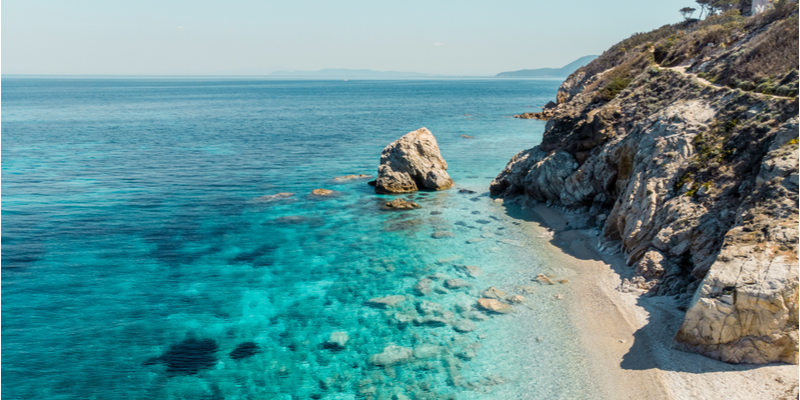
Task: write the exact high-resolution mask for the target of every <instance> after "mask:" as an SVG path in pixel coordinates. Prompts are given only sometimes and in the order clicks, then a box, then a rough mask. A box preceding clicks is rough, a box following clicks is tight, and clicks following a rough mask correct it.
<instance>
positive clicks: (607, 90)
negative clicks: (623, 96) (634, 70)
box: [600, 77, 632, 101]
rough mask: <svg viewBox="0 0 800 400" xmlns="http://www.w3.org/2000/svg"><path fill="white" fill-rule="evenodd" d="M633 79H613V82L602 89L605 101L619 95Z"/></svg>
mask: <svg viewBox="0 0 800 400" xmlns="http://www.w3.org/2000/svg"><path fill="white" fill-rule="evenodd" d="M631 81H632V79H631V78H620V77H617V78H614V79H613V80H611V82H609V84H608V85H606V86H605V87H603V88H602V89H600V96H601V97H602V98H603V99H604V100H605V101H610V100H611V99H613V98H614V97H617V95H618V94H619V92H621V91H623V90H624V89H625V88H626V87H628V85H630V84H631Z"/></svg>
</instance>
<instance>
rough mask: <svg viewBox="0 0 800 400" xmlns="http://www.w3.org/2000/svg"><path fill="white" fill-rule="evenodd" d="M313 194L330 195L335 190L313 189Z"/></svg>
mask: <svg viewBox="0 0 800 400" xmlns="http://www.w3.org/2000/svg"><path fill="white" fill-rule="evenodd" d="M311 194H313V195H316V196H330V195H331V194H333V190H328V189H314V190H312V191H311Z"/></svg>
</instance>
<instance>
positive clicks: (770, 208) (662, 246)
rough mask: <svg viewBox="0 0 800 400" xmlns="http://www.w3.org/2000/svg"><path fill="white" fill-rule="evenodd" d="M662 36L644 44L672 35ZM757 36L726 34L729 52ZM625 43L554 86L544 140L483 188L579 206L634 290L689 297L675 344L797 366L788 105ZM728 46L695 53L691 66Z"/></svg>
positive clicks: (794, 137) (793, 123)
mask: <svg viewBox="0 0 800 400" xmlns="http://www.w3.org/2000/svg"><path fill="white" fill-rule="evenodd" d="M682 28H685V26H682ZM662 30H663V32H662V31H661V30H659V31H658V32H659V33H658V34H653V35H651V36H650V38H649V39H648V40H651V41H657V40H658V35H662V34H663V35H664V36H663V40H665V41H666V40H673V41H674V40H676V39H675V37H679V38H680V36H672V39H668V37H669V36H668V35H670V34H673V33H674V32H670V30H669V29H665V28H662ZM764 32H769V30H768V29H760V30H755V31H753V32H745V33H743V34H741V33H737V35H739V36H737V38H738V39H739V41H738V42H737V43H736V46H737V47H736V48H737V49H739V50H740V51H739V53H743V52H746V51H749V50H748V49H750V48H751V47H752V46H755V45H757V44H758V43H761V41H762V38H761V37H760V35H763V34H764ZM692 35H693V34H692ZM692 35H688V36H687V37H688V38H692V37H694V36H692ZM636 40H637V39H636V37H635V36H634V37H633V38H631V39H628V41H627V42H625V43H624V44H621V45H617V46H615V47H614V48H612V49H611V50H610V51H609V53H608V54H606V53H604V55H603V56H601V57H600V58H599V59H598V60H596V61H595V62H593V63H591V64H589V65H588V66H586V67H585V68H583V69H581V70H579V71H578V72H577V73H575V74H573V76H571V77H570V78H569V79H567V81H566V82H564V84H563V85H562V87H561V89H560V90H559V93H558V107H557V108H556V109H555V111H554V115H553V118H552V119H550V120H549V121H548V123H547V126H546V130H545V133H544V137H543V140H542V143H541V144H540V145H539V146H537V147H534V148H532V149H529V150H525V151H522V152H520V153H519V154H517V155H515V156H514V157H513V158H512V159H511V161H510V162H509V163H508V165H507V166H506V168H505V169H504V170H503V171H502V172H501V173H500V174H499V175H498V176H497V177H496V178H495V180H494V181H493V182H492V184H491V187H490V192H491V194H492V195H493V196H499V197H516V196H522V197H523V198H524V199H525V200H527V201H536V202H543V203H547V204H549V205H553V206H558V207H561V208H563V209H566V210H568V211H571V212H574V213H581V214H583V215H584V217H582V218H581V219H580V220H581V221H583V222H582V223H581V226H580V227H590V228H591V227H596V228H599V229H602V232H603V237H604V239H605V241H604V249H606V250H609V251H621V252H623V253H624V254H625V256H626V259H627V262H628V264H629V265H630V266H631V267H632V268H635V269H636V272H637V274H638V275H639V276H637V277H635V278H633V279H632V280H631V282H636V285H635V286H636V288H637V289H638V290H644V291H648V290H649V291H650V294H651V295H681V298H683V299H686V301H687V303H686V304H685V306H686V308H687V309H688V311H687V313H686V317H685V319H684V321H683V324H682V326H681V328H680V330H679V331H678V333H677V334H676V336H675V341H674V342H675V343H674V344H675V346H676V347H679V348H682V349H685V350H689V351H696V352H699V353H702V354H704V355H707V356H709V357H713V358H716V359H720V360H723V361H726V362H732V363H769V362H789V363H797V362H798V351H797V349H798V289H797V288H798V272H797V266H798V154H800V151H798V144H797V142H798V118H797V114H798V100H797V99H796V98H789V97H785V98H781V97H776V96H765V95H763V94H761V93H755V92H746V91H743V90H732V89H730V88H724V87H718V86H713V85H709V84H707V83H706V82H704V81H701V80H699V79H697V78H696V77H695V76H694V75H693V74H692V73H691V71H690V72H689V73H685V72H684V71H683V70H668V69H664V68H661V67H660V66H659V65H657V64H655V63H654V62H653V56H652V51H651V50H652V48H651V46H652V45H648V44H647V43H641V42H640V43H641V44H637V42H636ZM687 40H689V39H687ZM692 40H694V39H692ZM659 43H660V42H659ZM687 43H688V44H690V43H691V40H689V41H688V42H687ZM659 45H660V44H657V45H656V47H658V46H659ZM682 45H683V44H681V43H679V42H676V43H675V44H674V46H678V47H680V46H682ZM637 46H638V47H637ZM748 46H750V47H748ZM618 48H624V49H625V51H616V50H615V49H618ZM686 51H689V50H686ZM732 54H733V51H732V50H727V49H724V48H721V49H718V50H705V49H703V50H702V52H701V53H699V54H697V55H696V57H697V58H696V59H693V60H692V61H693V62H694V65H701V64H702V63H703V62H704V61H703V60H705V61H708V60H709V59H713V61H714V62H715V63H716V64H720V63H724V60H725V57H735V56H734V55H732ZM795 68H796V67H795ZM629 286H630V285H629ZM651 323H658V321H651Z"/></svg>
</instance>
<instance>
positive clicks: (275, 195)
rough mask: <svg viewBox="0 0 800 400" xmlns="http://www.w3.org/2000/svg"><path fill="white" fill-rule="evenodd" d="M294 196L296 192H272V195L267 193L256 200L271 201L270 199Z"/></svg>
mask: <svg viewBox="0 0 800 400" xmlns="http://www.w3.org/2000/svg"><path fill="white" fill-rule="evenodd" d="M292 196H294V193H286V192H284V193H278V194H271V195H267V196H261V197H257V198H256V199H255V200H256V201H259V202H270V201H274V200H280V199H288V198H289V197H292Z"/></svg>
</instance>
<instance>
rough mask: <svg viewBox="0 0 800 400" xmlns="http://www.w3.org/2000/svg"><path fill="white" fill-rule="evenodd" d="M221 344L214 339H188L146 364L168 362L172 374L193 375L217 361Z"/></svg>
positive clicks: (168, 369) (169, 371) (168, 371)
mask: <svg viewBox="0 0 800 400" xmlns="http://www.w3.org/2000/svg"><path fill="white" fill-rule="evenodd" d="M218 350H219V346H218V345H217V342H215V341H214V340H212V339H200V340H197V339H194V338H190V339H186V340H184V341H182V342H180V343H178V344H174V345H172V346H170V348H169V350H167V352H166V353H164V355H162V356H161V357H157V358H154V359H151V360H148V361H146V362H145V365H151V364H166V366H167V373H168V374H170V375H193V374H196V373H198V372H199V371H200V370H202V369H208V368H211V367H213V366H214V365H215V364H216V363H217V355H216V353H217V351H218Z"/></svg>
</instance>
